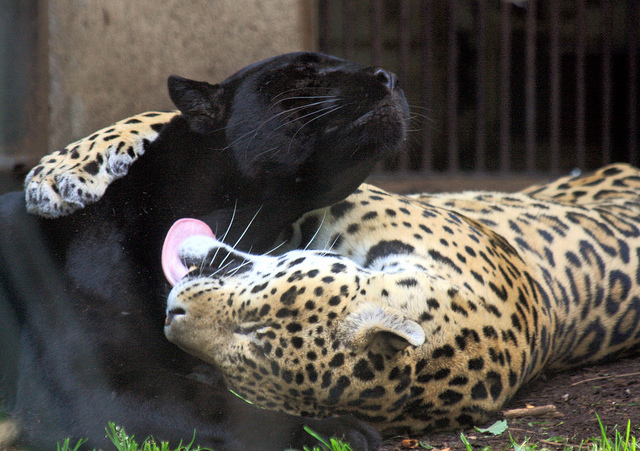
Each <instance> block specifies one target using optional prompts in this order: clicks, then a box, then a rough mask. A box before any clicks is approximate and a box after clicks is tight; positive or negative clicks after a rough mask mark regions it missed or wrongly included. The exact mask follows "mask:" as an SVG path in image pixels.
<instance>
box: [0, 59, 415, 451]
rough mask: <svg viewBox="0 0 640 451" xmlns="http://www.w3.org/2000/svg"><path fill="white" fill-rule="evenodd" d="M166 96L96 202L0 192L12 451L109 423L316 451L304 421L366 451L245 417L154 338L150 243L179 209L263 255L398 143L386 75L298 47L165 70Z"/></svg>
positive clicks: (358, 435) (401, 126)
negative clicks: (44, 208) (68, 211)
mask: <svg viewBox="0 0 640 451" xmlns="http://www.w3.org/2000/svg"><path fill="white" fill-rule="evenodd" d="M169 88H170V95H171V98H172V100H173V101H174V103H175V104H176V106H177V107H178V108H179V109H180V110H181V112H182V113H183V114H182V115H180V116H178V117H176V118H175V119H174V120H173V121H172V122H171V123H169V124H168V125H167V126H165V127H164V129H163V130H162V132H161V133H160V136H159V137H158V139H157V140H156V141H154V142H153V143H151V145H150V146H149V149H148V150H147V152H146V154H145V155H144V156H143V157H141V158H140V160H139V161H137V162H136V163H135V164H134V165H133V166H132V167H131V169H130V172H129V174H128V175H127V176H126V177H124V178H123V179H120V180H118V181H116V182H114V183H113V184H112V185H111V186H110V187H109V188H108V190H107V192H106V194H105V196H104V198H103V199H101V200H100V201H99V202H97V203H96V204H93V205H91V206H89V207H87V208H85V209H83V210H80V211H78V212H76V213H74V214H73V215H70V216H68V217H63V218H59V219H55V220H50V219H44V218H40V217H36V216H31V215H28V214H27V213H26V212H25V205H24V194H23V193H9V194H6V195H4V196H2V197H0V230H1V231H2V233H1V236H0V282H1V283H0V315H2V326H1V327H0V329H1V330H2V332H1V333H0V338H1V339H2V343H1V345H2V353H3V354H2V355H1V356H0V357H3V359H2V362H1V371H0V376H2V379H0V382H1V385H2V388H3V390H2V392H4V397H5V401H6V403H7V404H8V407H9V410H10V413H11V414H12V415H13V416H14V418H16V419H17V420H18V421H19V423H20V426H21V431H22V432H21V437H20V442H21V443H23V444H26V445H29V446H31V447H33V448H34V449H37V450H46V449H55V444H56V442H57V441H61V440H63V439H64V438H66V437H71V438H72V440H77V439H78V438H88V439H89V441H88V442H87V443H86V447H87V448H89V449H92V448H93V447H98V446H102V447H103V446H105V445H106V439H105V433H104V428H105V426H106V424H107V422H108V421H113V422H115V423H116V424H119V425H122V426H124V427H125V428H126V429H127V431H128V432H129V433H131V434H134V435H135V436H136V437H138V438H139V439H142V438H144V437H146V436H148V435H149V434H153V435H154V437H156V438H157V439H162V440H171V441H172V442H174V443H177V442H178V441H179V440H181V439H184V440H188V439H190V437H191V435H192V434H193V431H194V429H195V430H196V431H197V442H198V443H200V444H201V445H203V446H208V447H212V448H214V449H216V450H217V451H224V450H248V449H256V450H258V449H259V450H283V449H285V448H286V447H289V446H295V447H302V445H304V444H308V443H312V442H313V439H312V438H311V437H310V436H309V435H308V434H306V433H305V432H303V429H302V426H303V424H308V425H309V426H310V427H312V428H313V429H316V430H317V431H318V432H320V433H322V434H325V435H332V434H335V435H344V436H346V438H347V439H348V440H350V441H352V444H353V445H354V449H357V450H364V449H374V448H376V447H377V444H378V443H379V441H378V436H377V434H376V433H375V432H373V430H372V429H370V428H369V427H367V426H365V425H363V424H361V423H358V422H357V421H355V420H353V419H350V418H336V419H326V420H311V419H301V418H296V417H291V416H286V415H283V414H280V413H276V412H269V411H265V410H259V409H256V408H253V407H252V406H250V405H249V404H247V403H245V402H244V401H241V400H240V399H238V398H237V397H235V396H234V395H232V394H230V393H229V392H228V391H227V390H226V389H225V388H224V387H223V386H222V383H221V382H220V381H218V380H217V378H216V375H215V371H214V370H212V369H210V368H209V369H206V370H203V369H202V368H203V364H202V363H201V362H200V361H197V360H196V359H195V358H193V357H191V356H189V355H187V354H185V353H184V352H182V351H180V350H179V349H178V348H177V347H175V346H174V345H172V344H171V343H169V342H168V341H167V340H166V339H165V337H164V335H163V327H162V325H163V320H164V315H165V312H164V309H165V301H164V298H165V295H166V294H167V293H168V285H167V283H166V282H165V281H164V277H163V275H162V271H161V267H160V249H161V246H162V242H163V239H164V236H165V234H166V232H167V230H168V229H169V227H170V226H171V224H172V223H173V222H174V221H175V220H176V219H179V218H181V217H197V218H201V219H203V220H205V221H206V222H208V223H209V224H210V226H211V227H212V229H213V230H214V232H215V233H216V234H217V235H218V236H220V235H221V234H222V233H223V231H224V230H226V229H227V227H228V226H229V223H230V221H231V218H232V217H233V218H234V219H233V223H232V224H231V228H230V233H229V235H228V236H227V239H226V241H227V242H229V243H235V241H236V240H237V239H238V237H239V236H240V234H241V233H242V232H243V231H244V230H245V228H246V226H247V225H248V224H249V222H250V221H251V220H252V218H254V216H255V221H254V223H253V225H252V226H251V227H250V228H249V230H248V233H247V234H246V235H245V237H244V238H243V240H242V241H241V242H240V243H239V245H238V247H239V248H241V249H250V248H251V249H252V250H253V251H254V252H263V251H266V250H268V248H269V246H271V244H272V243H273V242H274V240H275V238H276V236H277V235H278V233H280V232H281V231H282V229H283V228H284V227H285V226H286V225H287V224H289V223H291V222H292V221H294V220H295V219H297V218H298V217H299V216H300V215H301V214H302V213H304V212H305V211H308V210H311V209H314V208H318V207H322V206H326V205H329V204H331V203H333V202H336V201H339V200H341V199H343V198H344V197H345V196H347V195H348V194H350V193H351V192H352V191H353V190H354V189H355V188H356V187H357V186H358V185H359V184H360V183H361V182H362V181H363V180H364V178H365V177H366V176H367V174H368V173H369V172H370V171H371V169H372V168H373V166H374V165H375V163H376V161H377V160H379V158H380V157H382V156H384V155H385V154H387V153H388V152H389V151H391V150H392V149H394V148H395V147H396V146H397V145H398V144H399V143H400V141H402V140H403V138H404V133H405V126H406V125H405V122H406V115H407V111H406V103H405V101H404V97H403V95H402V92H401V91H400V90H399V89H398V88H397V87H396V86H395V77H394V76H393V75H392V74H390V73H388V72H384V71H382V72H381V71H380V70H377V69H374V68H363V67H360V66H358V65H356V64H354V63H350V62H346V61H343V60H339V59H336V58H332V57H328V56H324V55H318V54H311V53H298V54H290V55H283V56H280V57H275V58H272V59H269V60H266V61H263V62H261V63H256V64H254V65H252V66H249V67H247V68H245V69H243V70H242V71H240V72H239V73H238V74H236V75H234V76H232V77H230V78H229V79H228V80H226V81H225V82H223V83H221V84H220V85H209V84H207V83H202V82H194V81H191V80H185V79H181V78H179V77H171V78H170V79H169ZM304 96H336V99H335V100H333V101H331V102H325V103H320V104H319V105H317V106H312V105H310V104H311V103H314V102H321V101H323V102H324V100H325V99H328V97H318V98H317V99H315V100H309V99H303V98H302V97H304ZM305 105H306V106H305ZM333 106H335V107H340V108H338V109H336V110H335V111H332V110H333ZM297 107H300V108H299V109H296V108H297ZM329 107H331V108H329ZM324 108H327V109H326V110H325V109H324ZM314 111H315V113H314ZM369 111H374V114H372V115H370V116H365V114H366V113H368V112H369ZM309 113H313V114H311V115H308V116H307V114H309ZM325 113H326V114H325ZM363 117H364V119H363ZM193 373H197V374H198V377H194V376H193ZM203 374H204V375H205V376H203ZM203 379H204V382H203ZM2 392H0V394H1V393H2Z"/></svg>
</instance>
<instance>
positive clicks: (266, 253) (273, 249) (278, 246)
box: [249, 241, 287, 255]
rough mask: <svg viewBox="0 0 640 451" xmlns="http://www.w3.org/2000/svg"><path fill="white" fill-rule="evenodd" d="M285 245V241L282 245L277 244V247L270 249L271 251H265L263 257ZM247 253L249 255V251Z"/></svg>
mask: <svg viewBox="0 0 640 451" xmlns="http://www.w3.org/2000/svg"><path fill="white" fill-rule="evenodd" d="M285 244H287V242H286V241H283V242H282V243H280V244H278V245H277V246H275V247H273V248H271V250H269V251H267V252H265V253H264V255H269V254H272V253H273V252H275V251H277V250H278V249H280V248H281V247H282V246H284V245H285ZM249 253H251V251H249Z"/></svg>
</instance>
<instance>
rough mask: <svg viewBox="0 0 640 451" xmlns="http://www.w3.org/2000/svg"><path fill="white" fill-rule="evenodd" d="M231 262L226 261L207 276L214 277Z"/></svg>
mask: <svg viewBox="0 0 640 451" xmlns="http://www.w3.org/2000/svg"><path fill="white" fill-rule="evenodd" d="M231 263H233V262H228V263H227V264H226V265H223V266H220V267H219V268H218V269H216V270H215V271H214V272H213V273H211V275H210V276H209V277H215V276H217V275H218V274H219V273H220V272H221V271H224V270H225V269H226V267H227V266H229V265H231Z"/></svg>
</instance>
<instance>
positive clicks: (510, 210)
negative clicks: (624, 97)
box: [165, 164, 640, 436]
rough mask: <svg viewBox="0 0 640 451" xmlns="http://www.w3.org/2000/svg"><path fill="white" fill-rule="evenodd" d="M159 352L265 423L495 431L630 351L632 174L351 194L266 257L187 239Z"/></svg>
mask: <svg viewBox="0 0 640 451" xmlns="http://www.w3.org/2000/svg"><path fill="white" fill-rule="evenodd" d="M174 252H175V253H176V254H177V255H178V256H179V257H180V258H181V259H182V261H183V262H184V264H185V265H186V266H187V267H190V268H191V271H190V272H189V274H188V275H187V277H185V278H183V279H182V280H180V281H179V282H178V283H177V284H176V285H175V286H174V288H173V290H172V291H171V293H170V295H169V298H168V305H167V318H166V323H165V334H166V336H167V337H168V338H169V340H171V341H172V342H174V343H176V344H177V345H178V346H180V347H181V348H182V349H184V350H186V351H187V352H189V353H191V354H193V355H195V356H197V357H199V358H201V359H203V360H205V361H207V362H210V363H212V364H214V365H215V366H216V367H217V368H220V370H221V371H222V373H223V374H224V377H225V380H226V381H227V383H228V385H229V386H230V387H232V388H233V389H234V390H235V391H236V392H237V393H239V394H240V395H241V396H243V397H245V398H246V399H248V400H250V401H252V402H254V403H256V404H258V405H260V406H263V407H265V408H267V409H276V410H281V411H284V412H288V413H294V414H299V415H305V416H311V417H324V416H329V415H334V414H338V413H350V414H353V415H355V416H356V417H357V418H359V419H362V420H365V421H367V422H369V423H370V424H372V425H374V426H375V427H376V428H377V429H378V430H379V431H380V432H381V433H382V434H383V435H386V436H389V435H393V434H416V433H422V432H428V431H432V430H436V429H446V428H457V427H466V426H471V425H474V424H478V423H481V422H483V421H486V420H487V419H489V418H490V417H492V416H494V415H495V414H496V413H497V412H498V411H499V410H500V408H501V406H502V405H503V404H504V403H505V402H506V401H507V400H509V399H510V398H511V397H512V396H513V395H514V393H515V392H516V391H517V390H518V389H519V388H520V387H522V386H523V385H524V384H526V383H527V382H528V381H530V380H531V379H532V378H534V377H536V376H537V375H539V374H540V373H541V372H542V371H543V370H561V369H567V368H571V367H575V366H579V365H586V364H593V363H596V362H600V361H603V360H607V359H613V358H617V357H620V356H622V355H625V354H628V353H631V352H632V351H634V350H635V349H637V348H638V343H639V342H640V286H639V283H640V171H639V170H638V169H636V168H633V167H631V166H628V165H625V164H614V165H610V166H607V167H604V168H602V169H600V170H598V171H596V172H594V173H592V174H588V175H584V176H578V177H565V178H562V179H560V180H558V181H555V182H552V183H550V184H547V185H541V186H535V187H531V188H529V189H526V190H524V191H522V192H518V193H510V194H507V193H494V192H464V193H456V194H438V195H429V194H421V195H414V196H406V197H405V196H400V195H395V194H390V193H387V192H385V191H383V190H381V189H378V188H376V187H374V186H370V185H367V184H364V185H361V186H360V188H359V189H358V190H357V191H356V192H355V193H354V194H352V195H351V196H349V197H348V198H346V200H344V201H342V202H339V203H336V204H334V205H332V206H330V207H327V208H324V209H320V210H316V211H312V212H309V213H307V214H305V215H304V216H303V217H302V218H301V219H300V220H298V221H297V222H296V223H294V224H293V226H292V227H291V229H290V230H287V231H285V232H284V233H283V235H282V239H281V242H280V243H279V244H277V245H276V246H274V251H273V252H272V253H270V254H263V255H253V254H250V253H245V252H240V251H237V250H235V249H234V248H233V247H231V246H229V245H226V244H223V243H222V242H220V241H218V240H216V239H215V238H214V237H213V236H211V234H209V233H202V232H201V231H200V232H198V234H197V235H194V236H191V237H189V238H187V239H186V240H185V241H184V242H182V244H181V245H180V246H176V248H175V250H174Z"/></svg>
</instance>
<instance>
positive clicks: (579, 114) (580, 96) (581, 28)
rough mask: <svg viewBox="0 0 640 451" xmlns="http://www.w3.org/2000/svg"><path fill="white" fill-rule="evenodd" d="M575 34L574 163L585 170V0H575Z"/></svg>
mask: <svg viewBox="0 0 640 451" xmlns="http://www.w3.org/2000/svg"><path fill="white" fill-rule="evenodd" d="M576 3H577V5H576V6H577V14H576V22H577V24H576V25H577V27H576V28H577V34H578V36H577V37H576V38H577V39H576V165H577V166H578V168H580V169H582V170H585V169H586V167H585V164H586V150H585V108H586V95H587V94H586V88H585V83H586V81H585V74H584V58H585V40H586V26H585V22H586V15H587V11H586V5H585V0H577V1H576Z"/></svg>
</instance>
